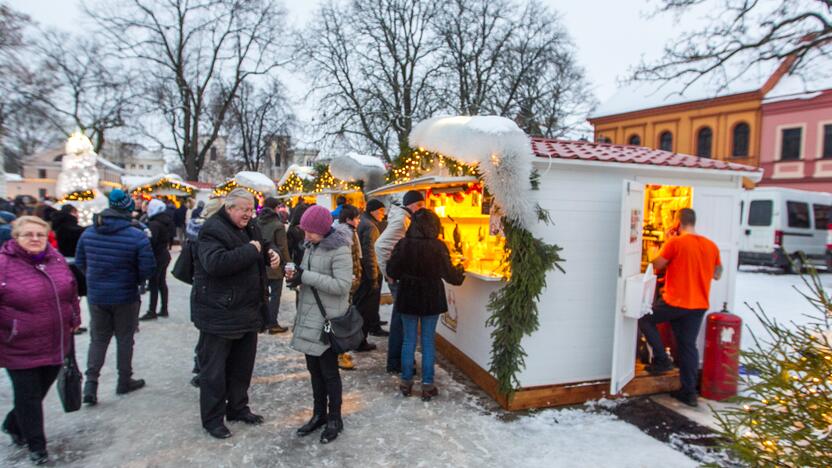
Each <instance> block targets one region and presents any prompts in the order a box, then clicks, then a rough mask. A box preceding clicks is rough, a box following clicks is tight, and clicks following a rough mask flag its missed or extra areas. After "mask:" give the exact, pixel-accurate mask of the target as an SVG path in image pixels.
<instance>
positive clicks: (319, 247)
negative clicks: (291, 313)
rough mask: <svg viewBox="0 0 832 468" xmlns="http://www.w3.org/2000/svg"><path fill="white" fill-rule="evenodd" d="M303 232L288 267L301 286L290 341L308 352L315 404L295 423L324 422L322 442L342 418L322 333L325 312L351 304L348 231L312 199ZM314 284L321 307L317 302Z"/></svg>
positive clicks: (333, 365)
mask: <svg viewBox="0 0 832 468" xmlns="http://www.w3.org/2000/svg"><path fill="white" fill-rule="evenodd" d="M300 227H301V229H303V230H304V232H305V233H306V234H305V236H306V251H305V252H304V254H303V260H302V261H301V264H300V265H299V266H298V267H297V269H296V270H295V272H294V273H292V272H289V271H287V278H288V282H287V285H288V286H290V287H292V286H299V287H300V296H299V301H298V312H297V315H296V316H295V325H294V330H293V335H292V341H291V343H290V344H289V346H291V347H292V349H294V350H296V351H300V352H302V353H304V354H306V368H307V369H309V374H310V376H311V378H312V395H313V398H314V402H315V405H314V408H313V413H312V419H310V420H309V422H307V423H306V424H304V425H303V427H301V428H300V429H298V431H297V433H298V435H299V436H306V435H309V434H311V433H312V432H314V431H315V430H317V429H318V428H320V427H323V426H326V427H325V429H324V431H323V433H322V434H321V443H324V444H326V443H329V442H331V441H333V440H335V439H336V438H337V437H338V433H340V432H341V430H343V427H344V424H343V422H342V420H341V375H340V374H339V372H338V356H337V355H336V354H335V352H333V351H332V349H330V347H329V343H328V341H327V339H326V335H325V334H324V317H323V314H326V316H327V318H336V317H340V316H342V315H344V314H345V313H346V312H347V308H348V307H349V295H350V287H351V286H352V276H353V275H352V238H353V234H352V231H350V230H349V227H348V226H342V225H339V226H338V227H333V226H332V215H331V214H330V212H329V210H327V209H326V208H324V207H322V206H319V205H313V206H311V207H309V209H307V210H306V212H305V213H304V214H303V217H302V218H301V220H300ZM313 288H314V289H315V290H317V292H318V295H319V297H320V299H321V303H322V305H323V308H324V311H321V310H320V308H319V307H318V304H317V301H316V300H315V295H314V294H313Z"/></svg>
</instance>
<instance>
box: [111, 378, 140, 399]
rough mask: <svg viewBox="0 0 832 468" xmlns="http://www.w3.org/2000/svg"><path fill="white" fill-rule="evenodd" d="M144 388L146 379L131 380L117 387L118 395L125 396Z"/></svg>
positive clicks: (120, 383)
mask: <svg viewBox="0 0 832 468" xmlns="http://www.w3.org/2000/svg"><path fill="white" fill-rule="evenodd" d="M142 387H144V379H137V380H133V379H130V380H128V381H126V382H119V383H118V386H117V387H116V395H124V394H125V393H130V392H135V391H136V390H138V389H140V388H142Z"/></svg>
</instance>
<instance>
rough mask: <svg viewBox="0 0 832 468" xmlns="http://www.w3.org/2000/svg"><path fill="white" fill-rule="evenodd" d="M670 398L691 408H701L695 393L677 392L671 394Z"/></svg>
mask: <svg viewBox="0 0 832 468" xmlns="http://www.w3.org/2000/svg"><path fill="white" fill-rule="evenodd" d="M670 396H672V397H673V398H675V399H677V400H679V401H681V402H682V403H684V404H686V405H688V406H690V407H691V408H696V407H697V406H699V401H698V398H697V397H696V394H695V393H684V392H682V391H681V390H676V391H673V392H670Z"/></svg>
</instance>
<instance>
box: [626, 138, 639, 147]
mask: <svg viewBox="0 0 832 468" xmlns="http://www.w3.org/2000/svg"><path fill="white" fill-rule="evenodd" d="M627 144H630V145H633V146H641V137H640V136H638V135H630V139H629V140H627Z"/></svg>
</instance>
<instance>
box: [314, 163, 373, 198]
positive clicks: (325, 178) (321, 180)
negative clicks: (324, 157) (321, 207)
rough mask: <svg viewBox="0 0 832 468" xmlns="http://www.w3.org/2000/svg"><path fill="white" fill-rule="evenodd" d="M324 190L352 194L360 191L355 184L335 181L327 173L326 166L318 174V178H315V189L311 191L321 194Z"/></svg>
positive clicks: (339, 180)
mask: <svg viewBox="0 0 832 468" xmlns="http://www.w3.org/2000/svg"><path fill="white" fill-rule="evenodd" d="M324 190H338V191H348V192H354V191H358V190H361V187H359V186H358V185H356V184H350V183H349V182H345V181H343V180H341V179H336V178H335V177H334V176H333V175H332V173H331V172H330V171H329V166H326V167H325V168H324V169H323V170H322V171H320V172H319V173H318V176H317V177H315V188H314V189H313V191H314V192H315V193H321V192H323V191H324Z"/></svg>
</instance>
